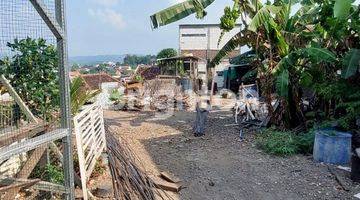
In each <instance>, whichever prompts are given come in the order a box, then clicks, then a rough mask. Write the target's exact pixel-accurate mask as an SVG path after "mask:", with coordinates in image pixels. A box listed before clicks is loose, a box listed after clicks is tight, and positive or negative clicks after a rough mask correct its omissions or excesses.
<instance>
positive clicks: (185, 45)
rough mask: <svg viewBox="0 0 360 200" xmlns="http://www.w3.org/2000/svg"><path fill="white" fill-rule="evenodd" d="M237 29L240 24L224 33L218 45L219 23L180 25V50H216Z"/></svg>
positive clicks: (236, 31)
mask: <svg viewBox="0 0 360 200" xmlns="http://www.w3.org/2000/svg"><path fill="white" fill-rule="evenodd" d="M239 31H240V26H237V27H236V28H235V29H233V30H232V31H230V32H228V33H225V35H224V36H223V38H222V40H221V42H220V45H219V46H218V41H219V38H220V34H221V29H220V26H219V25H211V24H210V25H206V24H205V25H180V31H179V33H180V50H181V51H185V50H217V51H218V50H220V49H221V48H222V47H223V46H224V45H225V44H226V42H227V41H229V40H230V39H231V38H232V37H233V36H234V35H236V34H237V33H238V32H239ZM238 50H239V48H238Z"/></svg>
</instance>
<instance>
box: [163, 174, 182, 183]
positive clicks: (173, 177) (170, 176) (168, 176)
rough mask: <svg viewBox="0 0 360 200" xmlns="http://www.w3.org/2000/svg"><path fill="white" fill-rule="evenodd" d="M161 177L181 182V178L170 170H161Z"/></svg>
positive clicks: (169, 180) (171, 181)
mask: <svg viewBox="0 0 360 200" xmlns="http://www.w3.org/2000/svg"><path fill="white" fill-rule="evenodd" d="M160 177H161V178H163V179H164V180H166V181H168V182H170V183H180V182H181V180H180V179H179V178H177V177H175V176H174V175H173V174H171V173H169V172H160Z"/></svg>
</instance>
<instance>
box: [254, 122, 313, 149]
mask: <svg viewBox="0 0 360 200" xmlns="http://www.w3.org/2000/svg"><path fill="white" fill-rule="evenodd" d="M314 139H315V129H311V130H310V131H309V132H305V133H300V134H299V135H295V134H294V133H292V132H289V131H287V132H282V131H278V130H275V129H274V128H270V129H266V130H265V131H263V132H262V133H261V135H259V136H258V137H257V138H256V145H257V146H258V148H260V149H262V150H264V151H265V152H266V153H269V154H272V155H278V156H290V155H294V154H299V153H302V154H311V153H312V151H313V147H314Z"/></svg>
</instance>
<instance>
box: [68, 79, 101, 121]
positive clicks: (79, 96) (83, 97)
mask: <svg viewBox="0 0 360 200" xmlns="http://www.w3.org/2000/svg"><path fill="white" fill-rule="evenodd" d="M99 93H100V91H99V90H95V91H88V90H86V89H85V88H84V79H82V78H81V77H76V78H74V79H73V80H72V82H71V85H70V99H71V113H72V114H73V115H75V114H77V113H78V112H79V111H80V109H81V107H82V106H83V105H85V104H86V103H87V102H89V101H90V100H91V99H93V98H94V97H96V96H97V95H98V94H99Z"/></svg>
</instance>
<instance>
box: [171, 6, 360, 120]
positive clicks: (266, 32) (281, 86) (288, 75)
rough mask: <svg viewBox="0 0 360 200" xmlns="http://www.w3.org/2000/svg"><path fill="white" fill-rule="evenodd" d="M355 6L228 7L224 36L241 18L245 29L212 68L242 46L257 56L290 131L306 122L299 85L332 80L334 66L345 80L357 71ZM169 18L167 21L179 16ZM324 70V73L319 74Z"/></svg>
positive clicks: (256, 65)
mask: <svg viewBox="0 0 360 200" xmlns="http://www.w3.org/2000/svg"><path fill="white" fill-rule="evenodd" d="M299 2H300V3H301V4H300V8H299V10H298V11H297V12H296V13H295V14H291V11H292V7H293V5H294V4H295V3H299ZM351 3H352V1H351V0H345V1H342V0H336V1H335V2H334V1H332V0H320V1H317V2H316V3H314V2H313V1H308V0H303V1H298V0H275V1H274V3H272V4H271V3H269V2H267V3H266V4H262V3H261V1H258V0H234V5H233V6H232V7H226V8H225V10H224V16H223V17H221V19H220V20H221V28H222V30H223V34H224V33H226V32H229V31H230V30H232V29H233V28H234V26H235V23H236V22H237V21H239V20H240V21H241V23H242V25H243V27H244V29H243V30H241V31H240V32H239V33H238V34H236V35H235V36H234V37H233V38H231V39H230V40H229V41H227V43H226V44H225V46H224V47H223V48H222V50H220V51H219V52H218V54H217V56H215V58H214V59H213V60H212V61H211V64H210V66H212V67H214V66H216V65H217V64H219V63H220V61H221V59H222V58H223V57H224V56H226V55H227V54H228V53H229V52H231V51H233V50H234V49H235V48H237V47H238V46H244V45H248V46H249V47H251V48H252V49H254V50H255V51H256V53H257V57H258V58H257V60H255V61H254V63H253V66H254V68H255V69H257V71H258V76H259V78H260V80H261V88H262V91H263V92H264V95H265V97H266V99H267V103H268V105H269V108H270V109H269V110H270V113H271V114H273V112H272V111H273V109H272V107H271V94H272V92H273V86H275V88H276V91H277V93H278V95H279V97H280V98H281V99H282V102H283V103H282V104H283V109H281V110H280V115H281V116H279V118H278V119H279V120H278V121H282V122H284V121H285V126H287V127H294V126H298V125H299V124H302V123H303V122H304V116H303V114H302V111H301V109H300V102H299V101H300V94H299V92H300V90H299V88H300V85H303V84H305V83H307V84H308V85H311V82H314V81H315V82H316V81H318V82H320V81H322V82H324V80H325V79H326V80H331V78H333V77H334V76H335V74H336V71H337V70H338V68H337V67H334V66H343V69H342V73H343V77H346V78H348V77H351V76H354V74H356V73H357V71H358V70H357V69H358V65H357V63H359V62H358V58H359V51H358V49H359V46H357V47H356V44H358V40H359V39H358V38H359V34H358V33H359V29H360V28H359V27H360V25H359V23H358V22H359V6H352V5H351ZM170 10H171V9H170ZM168 16H169V19H168V21H174V19H176V20H178V19H180V18H181V17H180V18H179V17H178V16H179V15H172V16H170V15H168ZM170 19H173V20H170ZM223 34H222V35H223ZM344 36H346V38H345V39H344ZM219 40H221V37H220V39H219ZM350 44H351V45H350ZM339 49H341V50H340V52H339ZM322 71H323V72H324V75H322V74H319V73H321V72H322ZM317 76H318V77H317ZM323 76H324V77H325V78H322V79H321V80H320V78H319V77H323ZM309 82H310V83H309ZM273 116H275V115H273ZM294 122H295V123H294ZM299 122H300V123H299Z"/></svg>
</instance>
